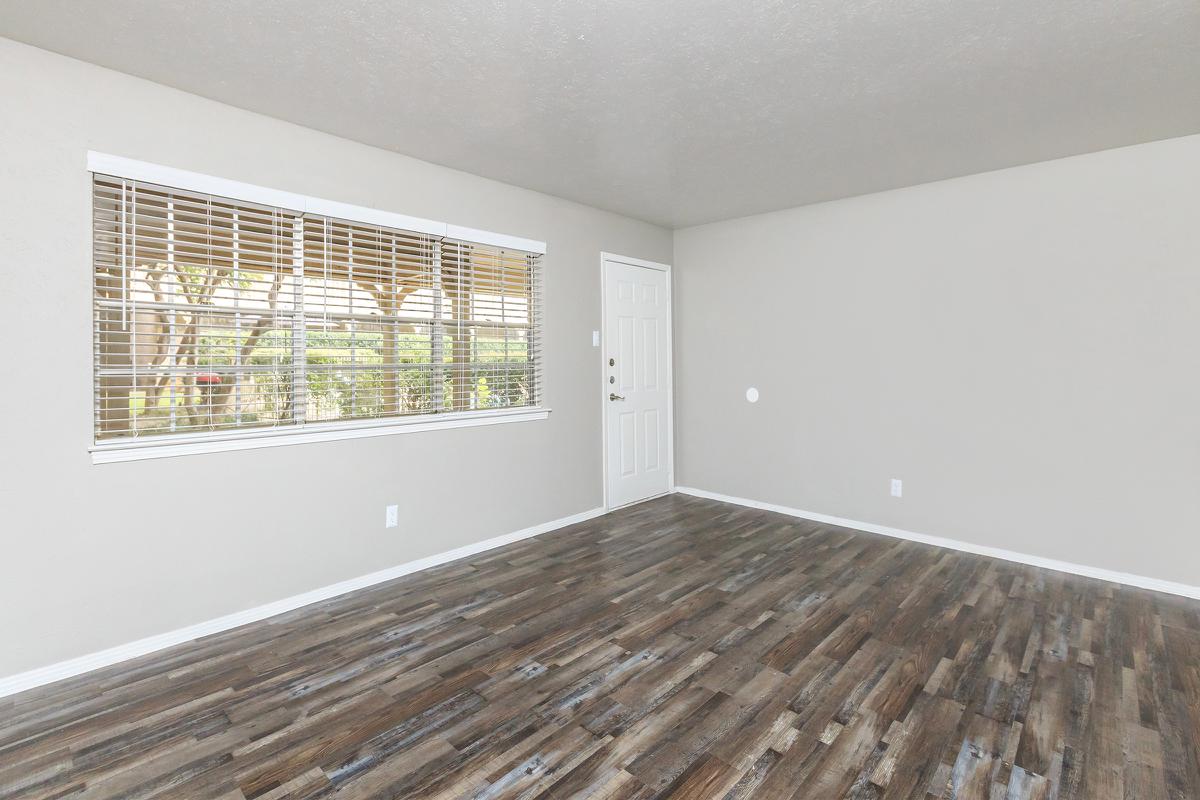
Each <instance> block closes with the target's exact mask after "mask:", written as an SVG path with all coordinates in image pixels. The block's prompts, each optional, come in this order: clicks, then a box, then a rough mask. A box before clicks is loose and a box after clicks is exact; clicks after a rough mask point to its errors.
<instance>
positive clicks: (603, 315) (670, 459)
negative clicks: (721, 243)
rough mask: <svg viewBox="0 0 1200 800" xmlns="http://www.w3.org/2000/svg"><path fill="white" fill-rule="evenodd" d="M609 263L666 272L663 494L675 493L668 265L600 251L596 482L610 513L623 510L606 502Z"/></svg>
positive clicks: (671, 307) (672, 342)
mask: <svg viewBox="0 0 1200 800" xmlns="http://www.w3.org/2000/svg"><path fill="white" fill-rule="evenodd" d="M610 261H612V262H615V263H619V264H629V265H630V266H634V267H645V268H647V269H656V270H659V271H660V272H665V273H667V275H666V277H667V322H668V323H669V324H668V325H667V491H666V492H665V494H671V493H672V492H674V491H675V366H674V355H675V339H674V336H675V299H674V291H673V285H672V284H673V281H672V277H671V276H672V273H671V265H670V264H663V263H660V262H658V261H647V260H646V259H644V258H633V257H631V256H621V255H617V254H615V253H609V252H606V251H603V250H602V251H601V252H600V480H601V482H602V483H603V486H602V487H601V491H602V492H603V494H602V496H603V498H604V507H605V508H606V509H608V510H609V511H612V510H614V509H615V508H623V507H624V506H613V505H611V504H610V503H609V499H608V392H609V388H608V360H607V359H608V357H607V355H606V350H607V349H608V348H607V339H606V337H605V334H606V333H607V331H608V271H607V269H606V268H605V265H606V264H607V263H608V262H610ZM655 497H661V495H652V496H651V497H643V498H642V499H641V500H634V501H633V503H626V504H625V505H633V504H634V503H640V502H643V501H644V500H652V499H654V498H655Z"/></svg>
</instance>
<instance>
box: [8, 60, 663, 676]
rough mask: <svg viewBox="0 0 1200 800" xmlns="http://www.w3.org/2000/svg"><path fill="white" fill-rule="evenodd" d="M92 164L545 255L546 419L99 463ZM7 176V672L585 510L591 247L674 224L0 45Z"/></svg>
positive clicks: (596, 250)
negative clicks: (226, 185)
mask: <svg viewBox="0 0 1200 800" xmlns="http://www.w3.org/2000/svg"><path fill="white" fill-rule="evenodd" d="M88 149H94V150H99V151H102V152H107V153H113V154H116V155H123V156H128V157H131V158H137V159H142V160H146V161H152V162H157V163H162V164H167V165H170V166H175V167H181V168H184V169H189V170H194V171H198V172H205V173H210V174H213V175H219V176H221V177H226V178H231V179H235V180H240V181H245V182H249V183H257V184H262V185H266V186H271V187H276V188H280V189H286V190H289V191H295V192H300V193H304V194H310V195H316V196H319V197H326V198H330V199H334V200H341V201H345V202H349V203H355V204H359V205H369V206H376V207H380V208H385V209H388V210H390V211H396V212H400V213H404V214H411V215H414V216H419V217H427V218H432V219H438V220H443V221H447V222H452V223H456V224H461V225H467V226H471V227H476V228H484V229H488V230H494V231H499V232H502V233H510V234H514V235H518V236H526V237H529V238H533V239H540V240H544V241H546V242H547V245H548V250H549V253H548V256H547V258H546V260H545V263H546V337H545V339H546V347H545V358H546V393H545V394H546V402H547V405H548V406H550V407H551V408H553V413H552V414H551V415H550V419H549V420H547V421H544V422H540V421H539V422H526V423H519V424H512V425H498V426H492V427H481V428H468V429H460V430H450V431H434V432H428V433H417V434H405V435H400V436H389V437H382V438H376V439H359V440H355V441H343V442H334V443H326V444H307V445H297V446H294V447H283V448H273V449H265V450H252V451H243V452H236V453H224V454H213V455H197V456H186V457H182V458H176V459H168V460H160V461H147V462H139V463H127V464H108V465H100V466H93V465H92V464H91V461H90V458H89V456H88V452H87V447H88V444H89V443H90V441H91V435H92V423H91V404H92V389H91V377H90V375H91V332H90V315H91V311H90V283H89V281H90V275H89V265H90V247H91V245H90V237H89V228H90V202H91V196H90V183H89V176H88V173H87V172H86V171H85V153H86V151H87V150H88ZM0 184H2V188H0V302H2V303H3V310H2V312H0V342H3V344H4V348H5V354H6V355H5V357H4V359H3V366H2V367H0V386H2V387H3V389H2V390H0V426H2V427H0V543H2V545H3V551H2V552H3V558H0V637H2V639H3V645H2V646H0V676H5V675H9V674H12V673H15V672H19V671H22V670H26V669H30V668H33V667H37V666H41V665H45V664H48V663H51V662H55V661H58V660H61V659H65V658H70V657H73V656H78V655H82V654H84V653H88V652H92V651H95V650H97V649H101V648H105V647H110V646H113V645H117V644H121V643H125V642H128V641H131V640H134V639H137V638H140V637H144V636H148V635H152V634H155V633H160V632H164V631H168V630H171V629H174V628H178V627H181V626H184V625H188V624H192V623H196V622H200V621H202V620H206V619H210V618H213V617H216V616H220V615H223V614H227V613H231V612H234V611H238V610H242V609H245V608H249V607H253V606H256V605H259V604H262V603H265V602H269V601H272V600H276V599H279V598H282V597H286V596H289V595H293V594H297V593H300V592H303V591H306V590H310V589H314V588H317V587H320V586H324V585H327V584H330V583H334V582H337V581H340V580H344V579H347V578H351V577H354V576H358V575H362V574H365V573H368V572H372V571H375V570H379V569H383V568H386V567H389V566H393V565H396V564H400V563H403V562H405V561H410V560H413V559H416V558H420V557H423V556H427V555H431V554H434V553H438V552H441V551H445V550H448V549H451V548H454V547H458V546H461V545H464V544H468V543H471V542H475V541H479V540H482V539H486V538H489V537H492V536H497V535H500V534H503V533H508V532H510V531H514V530H518V529H521V528H524V527H527V526H530V525H534V524H537V523H541V522H546V521H549V520H552V519H557V518H560V517H563V516H567V515H570V514H573V513H576V512H579V511H584V510H586V509H591V508H594V507H596V506H598V505H600V504H601V502H602V499H601V492H602V490H601V472H600V470H601V467H600V464H601V456H600V413H601V408H600V402H599V394H598V392H597V391H596V388H597V387H596V383H595V382H596V380H597V375H598V372H597V368H596V363H597V361H596V359H597V358H598V354H597V351H596V350H594V349H593V348H592V346H591V331H592V330H593V329H598V328H599V327H600V319H599V317H600V295H599V254H600V251H601V250H609V251H615V252H619V253H626V254H628V255H631V256H638V257H642V258H648V259H653V260H658V261H669V260H670V257H671V246H672V243H671V234H670V233H669V232H668V231H665V230H663V229H661V228H657V227H654V226H651V225H648V224H644V223H641V222H636V221H633V220H630V219H626V218H623V217H620V216H616V215H613V214H609V213H605V212H601V211H597V210H595V209H592V208H588V207H585V206H582V205H578V204H575V203H570V202H567V201H564V200H560V199H557V198H554V197H549V196H546V195H542V194H538V193H535V192H530V191H525V190H522V189H517V188H514V187H511V186H506V185H504V184H500V183H496V182H493V181H488V180H484V179H482V178H478V177H475V176H472V175H468V174H465V173H461V172H456V171H454V170H450V169H446V168H443V167H439V166H435V165H432V164H428V163H425V162H421V161H416V160H414V159H410V158H405V157H402V156H398V155H394V154H391V153H388V152H384V151H381V150H377V149H373V148H370V147H365V146H363V145H359V144H355V143H352V142H349V141H345V140H342V139H337V138H335V137H332V136H327V135H325V134H321V133H317V132H315V131H312V130H307V129H304V128H300V127H296V126H293V125H289V124H286V123H283V122H279V121H276V120H272V119H269V118H267V117H263V116H258V115H256V114H251V113H248V112H245V111H240V110H238V109H234V108H231V107H229V106H224V105H221V104H218V103H214V102H211V101H208V100H204V99H201V98H199V97H195V96H192V95H188V94H185V93H182V92H178V91H174V90H171V89H167V88H165V87H162V86H158V85H155V84H152V83H148V82H145V81H141V80H138V79H135V78H131V77H128V76H125V75H120V74H117V73H114V72H110V71H107V70H103V69H100V68H98V67H94V66H90V65H87V64H84V63H81V62H78V61H72V60H69V59H66V58H63V57H60V56H56V55H52V54H50V53H47V52H45V51H41V50H36V49H33V48H30V47H26V46H24V45H20V44H17V43H14V42H12V41H9V40H5V39H0ZM464 493H470V494H471V499H470V500H469V501H464V500H463V495H464ZM197 498H199V501H198V502H199V504H200V505H199V507H198V506H197ZM388 503H398V504H400V507H401V526H400V528H399V529H398V530H385V529H384V527H383V513H384V506H385V505H386V504H388ZM214 520H216V521H214Z"/></svg>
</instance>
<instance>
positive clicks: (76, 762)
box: [0, 496, 1200, 800]
mask: <svg viewBox="0 0 1200 800" xmlns="http://www.w3.org/2000/svg"><path fill="white" fill-rule="evenodd" d="M0 797H3V798H18V797H19V798H117V797H120V798H149V797H155V798H167V797H170V798H221V799H222V800H250V799H251V798H263V799H267V798H269V799H270V800H276V799H282V798H290V799H291V800H297V799H298V798H332V797H339V798H366V797H395V798H426V797H447V798H449V797H476V798H489V799H491V800H499V799H500V798H545V799H550V798H553V799H554V800H564V799H565V798H582V797H596V798H613V799H614V800H616V799H618V798H620V799H622V800H628V799H630V798H651V797H674V798H730V800H733V799H734V798H751V797H753V798H814V799H817V800H827V799H835V798H856V799H857V800H867V799H868V798H871V799H878V798H888V799H889V800H890V798H918V799H920V800H928V798H977V799H979V800H1016V799H1017V798H1080V799H1082V800H1125V799H1127V798H1136V799H1137V800H1156V799H1157V798H1171V799H1172V800H1182V799H1183V798H1197V797H1200V603H1197V602H1195V601H1190V600H1183V599H1180V598H1175V597H1170V596H1166V595H1159V594H1154V593H1150V592H1145V591H1140V590H1135V589H1130V588H1125V587H1119V586H1116V585H1113V584H1107V583H1103V582H1099V581H1093V580H1088V579H1082V578H1075V577H1070V576H1066V575H1063V574H1060V573H1055V572H1049V571H1045V570H1038V569H1034V568H1028V567H1023V566H1019V565H1014V564H1010V563H1006V562H1002V561H994V560H989V559H984V558H979V557H976V556H971V555H966V554H962V553H957V552H952V551H947V550H940V549H937V548H932V547H926V546H923V545H917V544H913V543H910V542H903V541H897V540H894V539H888V538H884V537H879V536H873V535H869V534H864V533H858V532H853V531H848V530H844V529H839V528H833V527H829V526H824V525H818V524H816V523H810V522H805V521H802V520H796V519H792V518H789V517H783V516H779V515H776V514H771V513H768V512H763V511H757V510H752V509H746V508H740V507H736V506H730V505H725V504H721V503H715V502H711V501H707V500H700V499H696V498H691V497H684V496H672V497H667V498H664V499H661V500H656V501H652V502H649V503H645V504H642V505H639V506H636V507H633V508H631V509H627V510H624V511H620V512H617V513H614V514H610V515H608V516H605V517H601V518H599V519H596V520H593V521H591V522H587V523H584V524H581V525H576V526H574V527H572V528H568V529H564V530H561V531H557V532H554V533H550V534H547V535H545V536H542V537H539V538H537V539H530V540H527V541H523V542H520V543H517V544H514V545H510V546H508V547H505V548H503V549H500V550H494V551H490V552H488V553H485V554H483V555H481V556H478V557H475V558H471V559H468V560H465V561H460V562H456V563H454V564H450V565H446V566H444V567H440V568H437V569H434V570H430V571H427V572H423V573H419V574H416V575H411V576H408V577H406V578H403V579H400V580H397V581H394V582H391V583H388V584H385V585H381V586H379V587H374V588H372V589H370V590H365V591H361V592H357V593H355V594H352V595H347V596H344V597H341V598H336V599H334V600H331V601H328V602H325V603H322V604H319V605H316V606H310V607H308V608H306V609H301V610H299V611H296V612H292V613H291V614H288V615H285V616H282V617H278V618H275V619H273V620H271V621H268V622H262V623H256V624H254V625H250V626H246V627H245V628H241V629H238V630H236V631H230V632H228V633H224V634H220V635H217V636H213V637H209V638H207V639H204V640H200V641H198V642H195V643H191V644H187V645H182V646H180V647H177V648H173V649H172V650H168V651H164V652H161V653H157V654H154V655H152V656H147V657H145V658H142V659H139V660H137V661H134V662H128V663H126V664H122V665H118V666H116V667H113V668H109V669H106V670H104V671H102V672H96V673H92V674H90V675H87V676H81V677H80V678H77V679H72V680H70V681H66V682H63V683H60V684H56V685H54V686H51V687H44V688H42V689H39V690H35V691H33V692H29V693H26V694H24V695H19V696H16V697H12V698H7V699H2V700H0Z"/></svg>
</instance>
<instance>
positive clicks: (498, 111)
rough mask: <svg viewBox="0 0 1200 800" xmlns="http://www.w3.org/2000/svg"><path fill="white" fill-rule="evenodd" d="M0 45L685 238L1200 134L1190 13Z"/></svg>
mask: <svg viewBox="0 0 1200 800" xmlns="http://www.w3.org/2000/svg"><path fill="white" fill-rule="evenodd" d="M0 34H3V35H5V36H8V37H11V38H14V39H18V40H20V41H24V42H27V43H30V44H34V45H37V46H40V47H44V48H46V49H50V50H54V51H57V52H61V53H65V54H67V55H70V56H74V57H77V58H80V59H83V60H86V61H91V62H94V63H97V64H100V65H103V66H107V67H111V68H113V69H117V70H121V71H123V72H128V73H132V74H134V75H138V76H141V77H144V78H148V79H150V80H154V81H157V82H159V83H164V84H167V85H169V86H174V87H177V88H180V89H184V90H187V91H190V92H194V93H196V94H200V95H204V96H206V97H211V98H214V99H217V100H221V101H223V102H226V103H230V104H232V105H235V106H240V107H242V108H247V109H251V110H254V111H259V112H262V113H265V114H269V115H271V116H275V117H278V118H281V119H285V120H288V121H291V122H296V123H299V124H302V125H306V126H309V127H312V128H316V129H318V130H322V131H327V132H329V133H334V134H337V135H340V136H344V137H347V138H350V139H355V140H358V141H361V142H366V143H368V144H372V145H377V146H379V147H384V148H388V149H392V150H396V151H398V152H401V153H405V154H408V155H412V156H416V157H418V158H421V159H425V160H427V161H432V162H435V163H438V164H443V165H447V166H451V167H455V168H458V169H461V170H465V171H467V172H472V173H476V174H479V175H483V176H486V177H490V178H495V179H498V180H501V181H505V182H508V183H512V184H516V185H519V186H524V187H527V188H531V189H537V190H539V191H543V192H548V193H551V194H555V195H559V196H562V197H567V198H570V199H573V200H578V201H581V202H584V203H588V204H591V205H594V206H598V207H601V208H605V209H609V210H614V211H618V212H620V213H623V214H628V215H631V216H635V217H639V218H642V219H645V220H649V221H652V222H656V223H659V224H665V225H668V226H676V227H678V226H686V225H692V224H697V223H701V222H707V221H712V220H718V219H726V218H730V217H737V216H742V215H747V214H752V213H757V212H762V211H768V210H773V209H779V208H785V207H789V206H795V205H801V204H806V203H813V202H818V201H822V200H829V199H834V198H838V197H846V196H850V195H857V194H865V193H869V192H875V191H880V190H884V189H890V188H896V187H900V186H908V185H913V184H917V183H923V182H927V181H932V180H938V179H942V178H947V177H954V176H959V175H965V174H970V173H976V172H982V171H987V170H992V169H998V168H1001V167H1006V166H1012V165H1016V164H1023V163H1031V162H1035V161H1043V160H1047V159H1052V158H1058V157H1061V156H1066V155H1073V154H1078V153H1084V152H1090V151H1095V150H1102V149H1106V148H1111V147H1117V146H1122V145H1128V144H1134V143H1139V142H1145V141H1150V140H1155V139H1164V138H1169V137H1174V136H1180V135H1184V134H1189V133H1195V132H1197V131H1200V47H1197V46H1196V43H1197V42H1200V3H1197V2H1196V0H1056V2H1052V3H1047V2H1045V0H953V2H951V0H808V1H807V2H779V1H776V2H729V1H728V0H722V1H721V2H717V1H716V0H703V1H701V0H674V1H673V2H672V1H666V2H647V1H646V0H614V1H613V2H604V3H600V2H579V1H578V0H555V1H553V2H536V3H535V2H503V0H494V1H493V2H480V0H416V1H415V2H405V3H398V2H365V1H360V2H349V1H348V0H321V1H320V2H313V0H289V1H288V2H284V0H260V1H259V2H245V1H244V0H207V1H206V2H203V3H196V2H184V1H183V0H164V1H163V2H145V0H107V1H106V2H104V3H79V2H76V1H75V0H41V1H40V2H38V3H29V2H27V0H0ZM130 155H136V154H130Z"/></svg>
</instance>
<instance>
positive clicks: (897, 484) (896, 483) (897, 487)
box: [892, 478, 904, 497]
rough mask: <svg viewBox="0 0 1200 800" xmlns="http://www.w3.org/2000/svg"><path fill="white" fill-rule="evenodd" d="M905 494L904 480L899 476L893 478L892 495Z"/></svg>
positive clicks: (899, 495) (900, 495) (901, 495)
mask: <svg viewBox="0 0 1200 800" xmlns="http://www.w3.org/2000/svg"><path fill="white" fill-rule="evenodd" d="M903 496H904V481H902V480H900V479H899V478H892V497H903Z"/></svg>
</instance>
